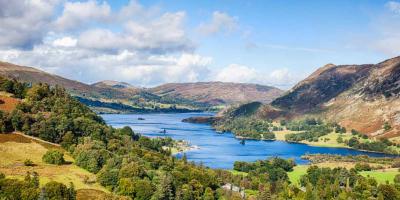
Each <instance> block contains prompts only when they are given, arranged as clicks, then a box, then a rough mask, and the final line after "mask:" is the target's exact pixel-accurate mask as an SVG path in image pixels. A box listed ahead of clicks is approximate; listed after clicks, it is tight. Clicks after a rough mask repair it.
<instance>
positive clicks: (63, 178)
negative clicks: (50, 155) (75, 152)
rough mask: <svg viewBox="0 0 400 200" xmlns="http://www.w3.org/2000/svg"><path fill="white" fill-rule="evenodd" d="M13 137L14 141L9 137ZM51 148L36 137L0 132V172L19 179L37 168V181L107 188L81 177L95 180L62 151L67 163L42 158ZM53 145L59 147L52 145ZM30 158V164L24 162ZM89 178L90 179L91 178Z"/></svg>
mask: <svg viewBox="0 0 400 200" xmlns="http://www.w3.org/2000/svg"><path fill="white" fill-rule="evenodd" d="M13 140H14V141H13ZM49 149H52V148H51V145H50V144H45V145H43V144H41V143H40V142H39V141H35V140H32V139H31V138H25V137H24V136H22V135H17V134H0V152H1V153H0V161H1V162H0V172H1V173H4V174H5V175H7V176H10V177H14V178H18V179H23V178H24V177H25V175H26V173H27V172H33V171H35V172H37V173H38V174H39V177H40V184H41V185H44V184H46V183H48V182H50V181H57V182H61V183H63V184H65V185H69V183H70V182H72V183H73V184H74V185H75V188H76V189H92V190H100V191H103V192H106V193H108V191H107V190H106V189H105V188H104V187H102V186H100V185H99V184H98V183H93V184H90V183H87V182H86V181H85V180H95V179H96V175H94V174H92V173H90V172H88V171H86V170H84V169H82V168H80V167H78V166H76V165H74V164H73V162H74V159H73V158H72V157H71V156H70V155H68V154H67V153H66V152H64V153H65V156H64V158H65V160H66V162H67V163H72V164H68V165H51V164H46V163H44V162H43V161H42V156H43V155H44V154H45V153H46V152H47V151H48V150H49ZM54 149H60V148H59V147H58V146H54ZM27 159H29V160H31V161H32V162H33V163H34V164H35V165H34V166H25V165H24V161H25V160H27ZM92 182H93V181H92Z"/></svg>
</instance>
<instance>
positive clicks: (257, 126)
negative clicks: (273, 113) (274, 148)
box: [214, 117, 281, 140]
mask: <svg viewBox="0 0 400 200" xmlns="http://www.w3.org/2000/svg"><path fill="white" fill-rule="evenodd" d="M214 127H215V128H216V129H217V130H219V131H231V132H232V133H234V134H235V135H236V136H240V137H244V138H251V139H259V140H260V139H263V140H274V139H275V134H274V133H273V131H277V130H281V129H280V128H279V127H277V126H274V125H273V124H272V123H271V122H269V121H266V120H260V119H253V118H246V117H239V118H234V119H232V120H225V121H219V122H217V124H215V125H214Z"/></svg>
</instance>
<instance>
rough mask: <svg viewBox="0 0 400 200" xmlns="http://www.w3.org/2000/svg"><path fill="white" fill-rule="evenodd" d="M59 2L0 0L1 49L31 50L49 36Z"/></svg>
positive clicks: (49, 0) (45, 0)
mask: <svg viewBox="0 0 400 200" xmlns="http://www.w3.org/2000/svg"><path fill="white" fill-rule="evenodd" d="M57 4H58V0H35V1H7V0H0V35H1V37H0V48H1V47H2V48H20V49H31V48H32V47H33V46H34V45H35V44H40V43H41V42H42V40H43V37H44V36H45V35H46V34H47V31H48V28H49V23H50V22H51V20H52V16H53V14H54V13H53V11H54V8H55V6H56V5H57Z"/></svg>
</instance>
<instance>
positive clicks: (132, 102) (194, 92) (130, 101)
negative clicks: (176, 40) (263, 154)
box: [0, 62, 283, 112]
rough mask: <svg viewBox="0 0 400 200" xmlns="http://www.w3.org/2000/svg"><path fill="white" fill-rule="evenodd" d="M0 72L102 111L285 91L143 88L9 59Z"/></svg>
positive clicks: (192, 104) (231, 100)
mask: <svg viewBox="0 0 400 200" xmlns="http://www.w3.org/2000/svg"><path fill="white" fill-rule="evenodd" d="M0 75H1V76H5V77H8V78H11V79H17V80H20V81H23V82H32V83H39V82H43V83H48V84H50V85H61V86H63V87H64V88H66V89H67V90H68V91H69V92H70V93H71V94H72V95H74V96H77V97H79V99H80V100H82V102H85V103H88V104H89V103H90V104H91V105H92V106H95V107H103V108H106V109H101V110H100V111H101V112H109V111H111V110H114V109H115V108H120V111H124V110H126V109H125V108H126V106H131V107H133V108H132V109H128V110H140V109H145V110H151V109H158V110H162V109H160V108H163V109H165V108H166V107H171V108H174V109H175V107H176V110H182V109H193V110H198V109H205V108H207V107H210V106H218V105H226V104H238V103H245V102H249V101H254V100H256V101H260V102H265V103H268V102H271V101H272V100H273V99H275V98H277V97H278V96H279V95H281V94H282V93H283V91H282V90H280V89H277V88H274V87H269V86H263V85H257V84H243V83H222V82H199V83H170V84H164V85H161V86H158V87H154V88H140V87H135V86H132V85H130V84H129V83H125V82H118V81H112V80H105V81H100V82H97V83H94V84H91V85H89V84H85V83H81V82H79V81H74V80H70V79H67V78H64V77H61V76H58V75H54V74H50V73H47V72H44V71H41V70H39V69H36V68H32V67H25V66H19V65H15V64H12V63H7V62H0ZM111 108H112V109H111Z"/></svg>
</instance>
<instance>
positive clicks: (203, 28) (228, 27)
mask: <svg viewBox="0 0 400 200" xmlns="http://www.w3.org/2000/svg"><path fill="white" fill-rule="evenodd" d="M237 28H238V23H237V19H236V18H235V17H231V16H229V15H228V14H227V13H223V12H219V11H215V12H214V13H213V15H212V19H211V21H210V22H208V23H204V24H201V25H200V26H199V27H198V31H199V32H200V33H202V34H204V35H212V34H215V33H218V32H225V33H229V32H232V31H234V30H236V29H237Z"/></svg>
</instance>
